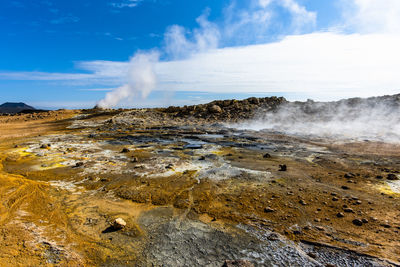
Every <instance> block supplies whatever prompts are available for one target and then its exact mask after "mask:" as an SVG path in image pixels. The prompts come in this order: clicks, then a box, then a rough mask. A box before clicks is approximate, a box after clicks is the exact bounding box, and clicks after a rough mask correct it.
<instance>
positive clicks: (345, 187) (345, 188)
mask: <svg viewBox="0 0 400 267" xmlns="http://www.w3.org/2000/svg"><path fill="white" fill-rule="evenodd" d="M342 189H344V190H349V189H350V188H349V187H348V186H346V185H342Z"/></svg>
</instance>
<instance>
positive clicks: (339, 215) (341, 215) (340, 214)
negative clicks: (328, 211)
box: [336, 212, 344, 218]
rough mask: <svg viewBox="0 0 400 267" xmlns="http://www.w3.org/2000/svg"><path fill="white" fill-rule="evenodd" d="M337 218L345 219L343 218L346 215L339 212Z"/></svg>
mask: <svg viewBox="0 0 400 267" xmlns="http://www.w3.org/2000/svg"><path fill="white" fill-rule="evenodd" d="M336 217H338V218H343V217H344V214H343V213H342V212H339V213H338V214H336Z"/></svg>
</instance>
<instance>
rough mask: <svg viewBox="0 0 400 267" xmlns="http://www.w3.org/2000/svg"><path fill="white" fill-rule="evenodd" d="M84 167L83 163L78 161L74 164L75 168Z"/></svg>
mask: <svg viewBox="0 0 400 267" xmlns="http://www.w3.org/2000/svg"><path fill="white" fill-rule="evenodd" d="M83 165H84V163H83V162H82V161H79V162H77V163H76V164H75V168H79V167H82V166H83Z"/></svg>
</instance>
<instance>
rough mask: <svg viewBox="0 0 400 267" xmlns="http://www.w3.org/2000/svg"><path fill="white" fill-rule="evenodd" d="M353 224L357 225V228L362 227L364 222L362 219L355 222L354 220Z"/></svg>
mask: <svg viewBox="0 0 400 267" xmlns="http://www.w3.org/2000/svg"><path fill="white" fill-rule="evenodd" d="M353 224H354V225H357V226H362V225H363V222H362V221H361V220H360V219H354V220H353Z"/></svg>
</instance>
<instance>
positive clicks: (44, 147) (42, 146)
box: [40, 144, 49, 149]
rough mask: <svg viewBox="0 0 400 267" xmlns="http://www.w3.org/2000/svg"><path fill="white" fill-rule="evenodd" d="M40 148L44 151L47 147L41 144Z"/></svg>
mask: <svg viewBox="0 0 400 267" xmlns="http://www.w3.org/2000/svg"><path fill="white" fill-rule="evenodd" d="M40 148H42V149H46V148H49V146H48V145H46V144H43V145H41V146H40Z"/></svg>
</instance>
